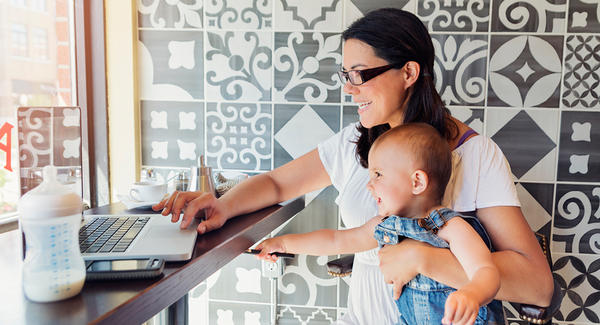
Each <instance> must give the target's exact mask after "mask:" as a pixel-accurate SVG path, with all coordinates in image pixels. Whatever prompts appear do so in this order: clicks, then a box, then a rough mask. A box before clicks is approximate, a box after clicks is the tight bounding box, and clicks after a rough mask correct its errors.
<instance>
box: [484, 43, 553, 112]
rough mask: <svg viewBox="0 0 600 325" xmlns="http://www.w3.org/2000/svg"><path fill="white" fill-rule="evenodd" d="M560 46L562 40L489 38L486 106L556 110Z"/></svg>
mask: <svg viewBox="0 0 600 325" xmlns="http://www.w3.org/2000/svg"><path fill="white" fill-rule="evenodd" d="M562 42H563V37H562V36H525V35H523V36H516V37H513V36H505V35H495V36H492V38H491V44H490V62H489V68H488V70H489V85H490V87H489V90H488V102H487V105H488V106H512V107H558V98H559V88H560V78H561V70H562V69H561V58H562Z"/></svg>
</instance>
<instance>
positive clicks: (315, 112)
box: [273, 104, 340, 167]
mask: <svg viewBox="0 0 600 325" xmlns="http://www.w3.org/2000/svg"><path fill="white" fill-rule="evenodd" d="M308 130H310V132H307V131H308ZM339 131H340V106H338V105H308V104H305V105H294V104H275V113H274V130H273V132H274V140H275V141H274V148H273V159H274V167H279V166H281V165H284V164H285V163H288V162H290V161H291V160H292V159H296V158H298V157H300V156H302V155H303V154H305V153H307V152H309V151H311V150H313V149H316V148H317V145H318V144H319V142H321V141H324V140H326V139H327V138H329V137H331V136H333V135H334V134H335V133H337V132H339Z"/></svg>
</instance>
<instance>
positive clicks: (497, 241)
mask: <svg viewBox="0 0 600 325" xmlns="http://www.w3.org/2000/svg"><path fill="white" fill-rule="evenodd" d="M477 216H478V218H479V220H480V221H481V223H482V224H483V226H484V227H485V229H486V230H487V232H488V234H489V235H490V237H491V239H492V243H493V245H494V248H495V249H496V250H497V252H494V253H492V259H493V261H494V264H495V265H496V267H497V268H498V271H499V272H500V290H499V291H498V293H497V294H496V299H499V300H506V301H512V302H518V303H526V304H532V305H538V306H548V305H549V304H550V298H551V296H552V290H553V288H554V287H553V283H552V281H553V280H552V274H551V272H550V268H549V266H548V262H547V261H546V259H545V257H544V255H543V253H542V250H541V248H540V245H539V244H538V243H537V241H536V239H535V237H534V235H533V232H532V231H531V229H530V228H529V225H528V224H527V222H526V221H525V218H524V217H523V214H522V213H521V209H520V208H519V207H490V208H484V209H479V210H478V211H477ZM379 258H380V268H381V271H382V272H383V274H384V277H385V279H386V281H387V282H391V281H393V280H394V279H396V278H399V280H398V281H402V279H406V278H408V279H409V280H410V279H412V277H414V276H416V275H417V274H419V273H421V274H423V275H425V276H428V277H430V278H432V279H434V280H436V281H439V282H441V283H444V284H446V285H448V286H451V287H453V288H461V287H462V286H464V285H465V284H466V283H467V282H468V281H469V279H468V277H467V276H466V274H465V271H464V270H463V268H462V266H461V265H460V263H459V262H458V260H457V259H456V257H454V255H452V253H451V252H450V251H449V250H447V249H442V248H435V247H432V246H430V245H427V244H424V243H420V242H416V241H413V240H404V241H403V242H402V243H400V244H398V245H393V246H385V247H384V248H382V249H381V250H380V251H379Z"/></svg>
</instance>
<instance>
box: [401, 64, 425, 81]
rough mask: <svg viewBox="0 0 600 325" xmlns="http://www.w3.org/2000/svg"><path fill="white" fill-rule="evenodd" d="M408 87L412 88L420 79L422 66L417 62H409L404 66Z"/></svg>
mask: <svg viewBox="0 0 600 325" xmlns="http://www.w3.org/2000/svg"><path fill="white" fill-rule="evenodd" d="M404 71H405V78H406V87H407V88H408V87H411V86H412V85H413V84H414V83H415V82H417V80H418V79H419V73H420V72H421V66H420V65H419V63H417V62H415V61H408V62H406V64H405V65H404Z"/></svg>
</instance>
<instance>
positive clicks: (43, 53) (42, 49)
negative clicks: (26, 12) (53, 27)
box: [31, 27, 48, 60]
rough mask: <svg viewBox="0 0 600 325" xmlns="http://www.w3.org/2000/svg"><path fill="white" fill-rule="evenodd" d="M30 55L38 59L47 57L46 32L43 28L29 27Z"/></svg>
mask: <svg viewBox="0 0 600 325" xmlns="http://www.w3.org/2000/svg"><path fill="white" fill-rule="evenodd" d="M31 56H32V57H33V58H36V59H40V60H47V59H48V32H47V31H46V29H44V28H39V27H33V28H32V29H31Z"/></svg>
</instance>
